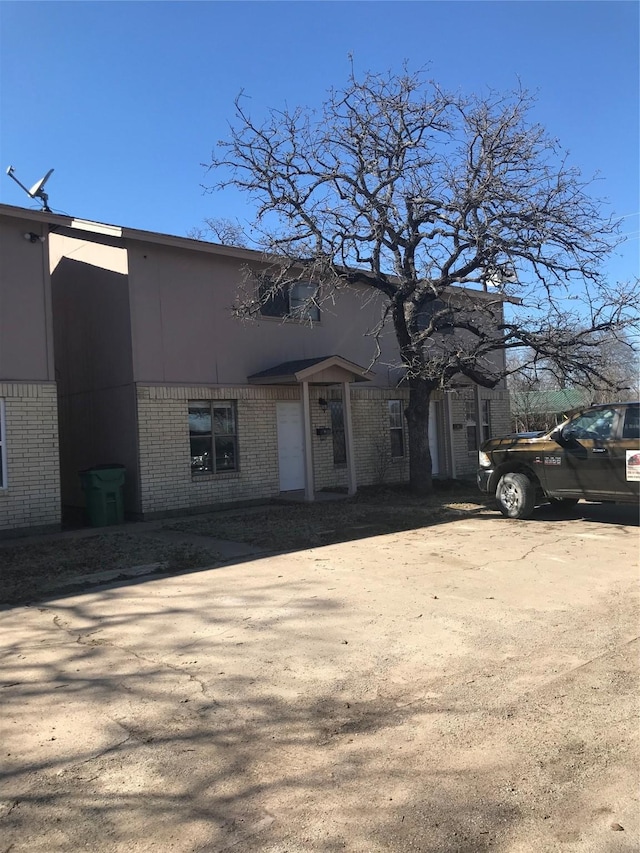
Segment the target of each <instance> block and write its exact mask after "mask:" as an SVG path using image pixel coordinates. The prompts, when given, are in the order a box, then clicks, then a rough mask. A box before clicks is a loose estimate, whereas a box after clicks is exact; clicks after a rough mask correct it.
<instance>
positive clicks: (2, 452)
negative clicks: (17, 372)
mask: <svg viewBox="0 0 640 853" xmlns="http://www.w3.org/2000/svg"><path fill="white" fill-rule="evenodd" d="M4 408H5V404H4V400H2V399H0V461H1V462H2V473H1V475H0V489H7V488H8V487H9V485H8V477H7V424H6V419H5V416H4Z"/></svg>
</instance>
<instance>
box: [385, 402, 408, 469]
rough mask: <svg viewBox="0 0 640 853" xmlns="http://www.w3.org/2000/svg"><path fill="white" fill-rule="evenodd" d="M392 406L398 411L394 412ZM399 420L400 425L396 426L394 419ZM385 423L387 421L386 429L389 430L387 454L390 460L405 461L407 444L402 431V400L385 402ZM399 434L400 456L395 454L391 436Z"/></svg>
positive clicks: (403, 419)
mask: <svg viewBox="0 0 640 853" xmlns="http://www.w3.org/2000/svg"><path fill="white" fill-rule="evenodd" d="M392 404H397V406H398V408H399V411H397V412H394V411H393V408H394V406H393V405H392ZM398 416H399V418H400V424H399V425H398V423H397V421H395V420H394V418H396V417H398ZM387 421H388V429H389V454H390V456H391V458H392V459H405V458H406V455H407V442H406V439H405V429H404V421H405V418H404V400H400V399H397V398H394V399H390V400H387ZM397 433H400V445H401V449H402V453H401V454H400V455H398V454H395V453H394V452H393V451H394V447H393V444H394V442H393V437H392V436H393V435H394V434H397Z"/></svg>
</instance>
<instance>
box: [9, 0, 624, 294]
mask: <svg viewBox="0 0 640 853" xmlns="http://www.w3.org/2000/svg"><path fill="white" fill-rule="evenodd" d="M639 9H640V6H639V5H638V4H637V3H635V2H616V0H607V2H577V0H574V2H571V1H569V2H544V0H534V2H508V0H507V2H483V0H476V2H464V0H461V2H455V0H448V2H402V1H401V0H399V1H398V2H339V1H338V2H302V1H301V2H178V3H174V2H144V3H138V2H108V3H107V2H0V57H1V58H0V140H1V142H0V154H1V157H0V166H1V167H2V173H0V201H2V202H3V203H5V204H15V205H21V206H25V207H30V206H34V204H33V203H32V202H31V201H30V200H29V198H28V197H27V196H25V195H24V193H22V191H21V190H20V188H19V187H18V186H17V185H16V184H15V183H14V182H13V181H11V180H10V179H9V178H8V177H7V176H6V175H5V174H4V171H5V170H6V168H7V166H9V165H10V164H11V165H13V166H14V167H15V173H16V175H17V177H19V178H20V179H21V180H22V182H23V183H24V184H26V185H27V186H30V185H31V184H33V183H34V182H35V181H36V180H37V179H38V178H39V177H41V176H42V175H43V174H44V173H45V172H46V171H47V170H48V169H49V168H51V167H54V168H55V172H54V174H53V176H52V177H51V179H50V181H49V183H48V185H47V190H48V192H49V203H50V205H51V207H52V209H54V210H55V211H59V212H63V213H66V214H69V215H72V216H77V217H82V218H86V219H95V220H99V221H103V222H111V223H115V224H119V225H127V226H130V227H134V228H143V229H148V230H152V231H162V232H165V233H170V234H178V235H184V234H185V233H186V232H187V231H188V230H189V229H190V228H191V227H193V226H196V225H199V224H200V223H201V221H202V219H203V218H204V217H205V216H222V217H232V218H233V217H236V216H237V217H240V218H241V219H248V218H250V215H251V211H250V210H249V209H248V208H247V204H246V202H245V200H244V199H243V198H242V197H241V196H239V195H237V194H236V193H235V192H231V191H229V192H225V193H224V194H222V193H214V194H203V191H202V189H201V184H202V183H203V182H206V180H207V177H206V175H205V172H204V170H203V168H202V167H201V163H203V162H206V161H207V159H208V157H209V155H210V153H211V149H212V147H213V146H214V144H215V143H216V141H217V140H218V139H220V138H222V137H224V136H225V135H226V133H227V123H228V122H229V121H230V120H232V118H233V99H234V97H235V96H236V95H237V94H238V92H239V91H240V89H244V90H245V92H246V94H247V95H248V96H250V97H251V99H252V101H251V105H252V106H251V108H252V113H253V114H254V115H255V114H257V113H259V112H260V111H261V110H263V109H266V108H267V107H270V106H275V107H277V106H280V105H282V104H283V103H284V102H286V103H288V104H289V106H294V105H297V104H303V105H308V106H313V105H315V104H319V103H320V102H321V100H322V99H323V97H324V94H325V92H326V90H327V89H328V88H329V87H330V86H332V85H337V86H340V85H341V84H342V83H343V82H344V81H345V79H346V75H347V73H348V69H349V63H348V55H349V54H350V53H352V54H353V57H354V64H355V67H356V70H358V69H359V70H372V71H386V70H388V69H391V70H394V69H400V67H401V65H402V62H403V60H407V61H408V62H409V64H410V66H411V67H412V68H419V67H422V66H425V65H427V64H428V65H429V74H430V76H432V77H433V78H435V79H436V80H438V81H439V82H441V83H442V85H443V86H444V87H445V88H449V89H456V90H460V91H461V92H467V93H470V92H477V91H484V90H486V89H487V88H493V89H498V90H507V89H511V88H512V87H514V86H515V85H516V84H517V82H518V79H519V80H520V81H521V82H522V84H523V85H524V86H525V87H526V88H528V89H530V90H533V91H535V92H537V97H538V103H537V107H536V118H537V119H538V120H539V121H541V122H542V123H543V124H544V125H545V126H546V128H547V129H548V131H549V132H550V133H551V134H552V135H554V136H556V137H558V138H559V140H560V142H561V143H562V145H563V146H564V147H565V148H567V149H568V150H569V151H570V159H571V162H572V163H574V164H575V165H577V166H579V167H580V168H581V170H582V171H583V173H584V174H585V175H592V174H594V173H596V172H598V173H600V175H601V178H602V180H601V181H600V182H599V183H598V184H597V185H596V193H597V195H599V196H604V197H607V198H608V199H609V200H610V202H611V210H612V211H613V212H614V213H615V214H617V215H620V216H626V217H627V218H626V219H625V220H624V228H623V231H624V232H626V234H627V236H628V241H627V243H626V244H625V245H624V246H623V247H621V249H619V250H618V253H617V257H616V258H614V259H612V261H611V263H610V265H609V267H608V269H609V271H610V275H611V276H612V277H616V278H628V277H629V276H631V275H637V273H638V258H639V254H638V247H639V245H640V241H639V240H638V236H639V234H638V231H639V229H640V225H639V217H638V210H639V209H640V205H639V174H638V164H639V142H638V138H639V137H638V134H639V125H638V108H639V102H640V98H639V62H638V53H639Z"/></svg>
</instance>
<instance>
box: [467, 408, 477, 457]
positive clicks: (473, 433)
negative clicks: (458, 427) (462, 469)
mask: <svg viewBox="0 0 640 853" xmlns="http://www.w3.org/2000/svg"><path fill="white" fill-rule="evenodd" d="M464 420H465V426H466V429H467V450H468V451H469V453H472V452H473V453H475V452H476V451H477V450H478V422H477V420H476V401H475V400H465V401H464Z"/></svg>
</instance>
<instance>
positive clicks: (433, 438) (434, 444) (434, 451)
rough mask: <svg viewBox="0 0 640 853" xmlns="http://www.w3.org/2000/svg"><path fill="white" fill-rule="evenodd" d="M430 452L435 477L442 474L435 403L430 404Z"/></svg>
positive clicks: (432, 471)
mask: <svg viewBox="0 0 640 853" xmlns="http://www.w3.org/2000/svg"><path fill="white" fill-rule="evenodd" d="M429 450H430V451H431V473H432V475H433V476H434V477H435V476H436V474H439V473H440V463H439V460H438V408H437V405H436V403H434V402H433V401H432V402H431V403H429Z"/></svg>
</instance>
